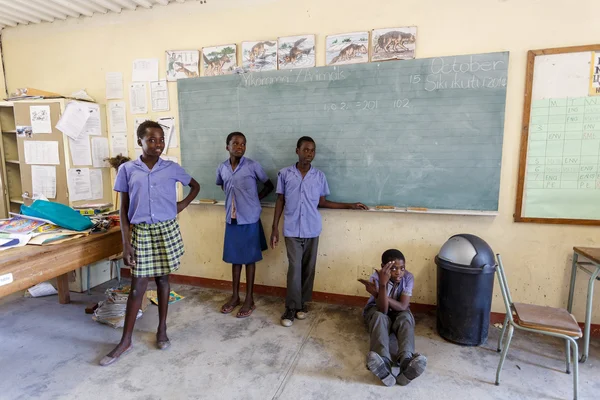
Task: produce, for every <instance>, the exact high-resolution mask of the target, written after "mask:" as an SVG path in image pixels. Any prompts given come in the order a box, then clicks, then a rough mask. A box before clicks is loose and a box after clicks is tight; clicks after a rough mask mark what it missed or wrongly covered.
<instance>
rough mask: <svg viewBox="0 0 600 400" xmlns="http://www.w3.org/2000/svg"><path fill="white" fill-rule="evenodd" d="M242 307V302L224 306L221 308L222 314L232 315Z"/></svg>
mask: <svg viewBox="0 0 600 400" xmlns="http://www.w3.org/2000/svg"><path fill="white" fill-rule="evenodd" d="M239 305H240V301H239V300H238V301H237V302H236V303H235V304H227V303H225V304H223V307H221V314H231V312H232V311H233V310H234V309H235V308H236V307H237V306H239Z"/></svg>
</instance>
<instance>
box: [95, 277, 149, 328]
mask: <svg viewBox="0 0 600 400" xmlns="http://www.w3.org/2000/svg"><path fill="white" fill-rule="evenodd" d="M130 290H131V288H130V287H129V286H125V287H124V288H123V289H116V288H111V289H107V290H106V292H105V294H106V300H104V301H101V302H100V303H98V308H97V309H96V310H95V311H94V315H93V316H92V319H93V320H94V321H96V322H100V323H101V324H106V325H109V326H112V327H113V328H122V327H123V325H125V311H126V310H127V299H128V298H129V291H130ZM147 306H148V300H147V299H146V294H145V293H144V297H143V300H142V307H141V308H140V309H139V310H138V313H137V316H136V319H138V318H140V317H141V316H142V315H143V310H145V309H146V307H147Z"/></svg>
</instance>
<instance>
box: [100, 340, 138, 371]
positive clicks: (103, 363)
mask: <svg viewBox="0 0 600 400" xmlns="http://www.w3.org/2000/svg"><path fill="white" fill-rule="evenodd" d="M131 350H133V345H129V347H128V348H127V349H125V351H123V352H122V353H121V354H119V355H118V356H116V357H110V356H104V357H103V358H102V360H100V365H101V366H103V367H106V366H109V365H110V364H113V363H115V362H117V360H118V359H119V358H121V357H122V356H124V355H125V354H127V353H129V352H130V351H131Z"/></svg>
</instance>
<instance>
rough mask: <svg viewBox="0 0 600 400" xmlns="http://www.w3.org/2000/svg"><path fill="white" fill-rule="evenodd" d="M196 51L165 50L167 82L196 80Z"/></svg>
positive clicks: (198, 73)
mask: <svg viewBox="0 0 600 400" xmlns="http://www.w3.org/2000/svg"><path fill="white" fill-rule="evenodd" d="M199 59H200V52H199V51H198V50H183V51H178V50H172V51H169V50H167V80H168V81H176V80H177V79H185V78H197V77H199V76H200V70H199V69H198V68H199V67H198V61H199Z"/></svg>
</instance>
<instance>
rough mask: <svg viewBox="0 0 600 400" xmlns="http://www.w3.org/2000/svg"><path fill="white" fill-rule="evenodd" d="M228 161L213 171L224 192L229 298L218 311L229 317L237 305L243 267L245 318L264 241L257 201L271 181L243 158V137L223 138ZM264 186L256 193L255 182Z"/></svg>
mask: <svg viewBox="0 0 600 400" xmlns="http://www.w3.org/2000/svg"><path fill="white" fill-rule="evenodd" d="M225 143H226V145H227V146H226V147H225V148H226V149H227V151H228V152H229V158H228V159H227V160H225V161H223V162H222V163H221V164H220V165H219V167H218V168H217V182H216V183H217V185H219V186H221V188H222V189H223V191H224V192H225V210H226V213H227V215H226V221H227V223H226V224H225V244H224V246H223V261H225V262H226V263H231V264H232V267H231V274H232V275H233V295H232V296H231V299H230V300H229V301H228V302H227V303H225V304H223V307H221V312H222V313H223V314H229V313H230V312H232V311H233V310H234V309H235V308H236V307H237V306H238V305H239V304H240V296H239V289H240V275H241V273H242V265H243V264H245V265H246V299H245V300H244V304H243V305H242V308H241V309H240V310H239V312H238V313H237V315H236V316H237V317H238V318H246V317H249V316H250V315H251V314H252V312H253V311H254V309H255V308H256V307H255V306H254V298H253V290H254V273H255V271H256V262H257V261H260V260H262V251H264V250H266V249H267V241H266V239H265V234H264V232H263V228H262V224H261V223H260V213H261V211H262V208H261V206H260V200H261V199H262V198H264V197H265V196H267V195H268V194H269V193H271V191H272V190H273V188H274V187H273V182H271V180H270V179H269V177H268V176H267V174H266V173H265V171H264V170H263V168H262V167H261V166H260V164H259V163H258V162H256V161H253V160H251V159H249V158H246V157H244V153H245V152H246V136H244V134H243V133H241V132H232V133H230V134H229V135H228V136H227V140H226V141H225ZM258 181H260V182H262V183H263V184H264V186H263V189H262V190H261V191H260V193H259V192H258V189H257V182H258Z"/></svg>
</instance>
